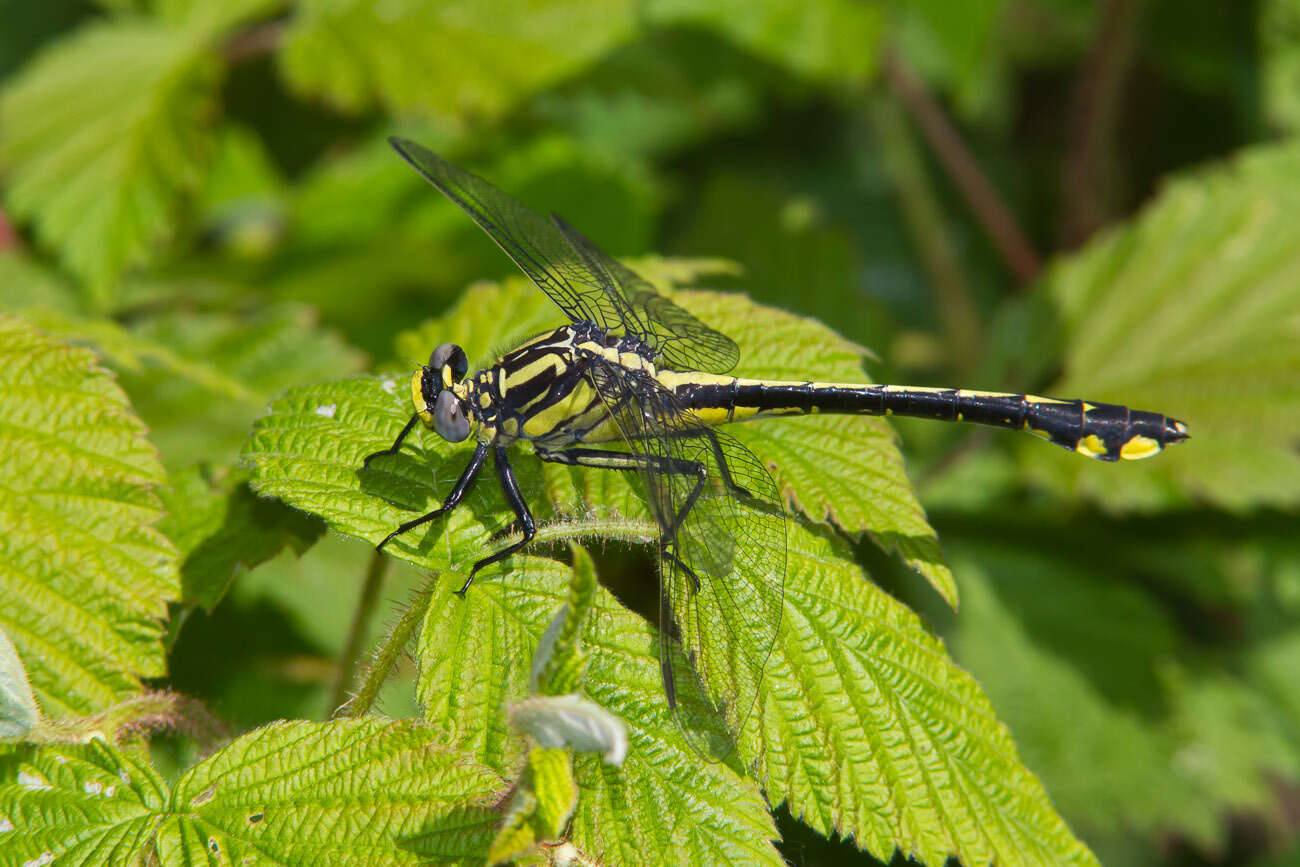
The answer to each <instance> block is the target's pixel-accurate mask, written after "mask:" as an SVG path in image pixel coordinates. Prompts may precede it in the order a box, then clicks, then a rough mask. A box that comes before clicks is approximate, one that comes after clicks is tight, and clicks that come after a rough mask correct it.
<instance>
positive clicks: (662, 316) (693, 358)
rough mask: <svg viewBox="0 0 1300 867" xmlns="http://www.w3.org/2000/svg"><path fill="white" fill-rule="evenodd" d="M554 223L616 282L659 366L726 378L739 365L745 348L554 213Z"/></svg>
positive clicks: (631, 324)
mask: <svg viewBox="0 0 1300 867" xmlns="http://www.w3.org/2000/svg"><path fill="white" fill-rule="evenodd" d="M551 219H552V220H554V221H555V225H556V226H558V227H559V229H560V231H561V232H563V233H564V236H565V237H566V238H568V239H569V242H570V243H572V244H573V246H574V248H575V249H577V250H578V251H579V252H581V253H582V254H583V257H584V258H585V259H586V260H587V262H588V263H589V265H590V267H592V268H593V269H596V270H599V271H601V272H602V273H605V274H608V275H609V276H610V277H611V278H612V280H613V283H614V286H615V287H616V289H617V290H618V294H619V295H620V296H621V297H622V299H623V302H622V303H623V304H626V306H627V308H628V310H629V313H630V315H631V317H632V320H631V321H630V322H629V325H628V327H629V328H636V329H638V330H637V331H636V336H638V337H641V338H643V339H644V340H645V341H646V342H647V343H648V344H649V345H650V346H651V347H652V348H653V349H654V350H655V351H656V352H657V353H658V355H659V358H658V361H659V363H661V364H663V365H664V366H665V367H670V368H672V369H674V370H702V371H705V372H706V373H726V372H727V371H729V370H731V369H732V368H733V367H735V366H736V362H738V361H739V360H740V348H739V347H738V346H736V342H735V341H734V340H732V339H731V338H730V337H728V336H727V335H725V334H723V333H722V332H720V331H715V330H714V329H712V328H710V327H709V326H707V325H705V324H704V323H703V322H701V321H700V320H699V319H697V318H695V316H694V314H692V313H690V312H688V311H687V310H685V309H683V308H682V307H679V306H678V305H676V304H674V303H673V302H672V301H669V300H668V299H667V298H665V297H664V296H663V295H661V294H659V291H658V290H656V289H655V288H654V286H652V285H650V282H649V281H648V280H646V279H645V278H644V277H642V276H641V275H640V274H637V273H636V272H635V271H633V270H632V269H630V268H628V267H626V266H625V265H622V264H621V263H619V262H618V261H617V260H616V259H614V258H612V257H610V256H609V255H608V254H606V253H605V251H603V250H601V249H600V248H599V247H597V246H596V245H595V244H593V243H592V242H591V241H589V240H588V239H587V238H586V237H585V236H584V235H583V234H582V233H581V232H579V231H578V230H577V229H575V228H574V227H573V226H571V225H569V224H568V223H567V222H566V221H565V220H564V218H563V217H560V216H558V215H556V214H552V215H551Z"/></svg>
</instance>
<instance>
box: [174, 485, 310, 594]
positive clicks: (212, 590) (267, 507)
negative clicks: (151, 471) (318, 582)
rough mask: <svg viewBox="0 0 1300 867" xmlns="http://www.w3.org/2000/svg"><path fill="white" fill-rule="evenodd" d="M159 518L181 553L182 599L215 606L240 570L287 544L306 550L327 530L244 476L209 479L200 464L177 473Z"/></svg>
mask: <svg viewBox="0 0 1300 867" xmlns="http://www.w3.org/2000/svg"><path fill="white" fill-rule="evenodd" d="M162 500H163V507H164V508H165V509H166V510H167V516H166V517H165V518H164V519H163V520H162V522H160V523H159V525H158V528H159V529H160V530H162V531H163V532H164V533H165V534H166V535H167V538H168V539H170V540H171V541H172V544H174V545H175V546H176V549H177V551H178V552H179V553H180V556H181V599H182V600H184V601H185V602H187V603H189V604H191V605H200V606H202V607H203V608H205V609H207V610H208V611H209V612H211V611H212V609H213V608H214V607H216V604H217V603H218V602H219V601H221V599H222V597H223V596H225V593H226V589H227V588H228V587H229V586H230V582H231V581H232V580H234V578H235V576H236V575H237V574H239V573H240V572H241V571H246V570H249V569H252V568H253V567H255V566H257V565H258V564H260V563H263V562H265V561H267V560H269V559H271V558H272V557H274V556H275V555H276V554H278V553H279V552H280V551H281V550H282V549H283V548H284V547H286V546H291V547H293V548H294V549H295V550H296V551H299V552H301V551H303V550H305V549H306V548H307V547H309V546H310V545H311V544H312V543H313V542H315V541H316V539H318V538H319V537H320V535H321V534H322V533H324V532H325V527H324V526H323V525H322V524H321V523H320V522H319V521H317V520H314V519H313V518H311V517H310V516H308V515H304V514H302V513H301V512H298V511H295V510H293V509H290V508H289V507H288V506H286V505H284V504H283V503H279V502H277V501H275V500H268V499H266V498H264V497H258V496H257V495H255V494H254V493H253V492H252V491H251V490H250V489H249V487H248V485H247V484H246V483H245V482H244V480H243V478H242V477H239V476H237V477H235V478H229V479H226V480H224V481H223V482H220V483H218V482H214V481H213V480H210V479H208V478H207V477H206V476H205V475H204V473H202V472H201V471H199V470H198V469H197V468H191V469H188V470H181V471H178V472H176V473H173V474H172V486H171V487H170V488H168V489H165V490H164V491H163V492H162Z"/></svg>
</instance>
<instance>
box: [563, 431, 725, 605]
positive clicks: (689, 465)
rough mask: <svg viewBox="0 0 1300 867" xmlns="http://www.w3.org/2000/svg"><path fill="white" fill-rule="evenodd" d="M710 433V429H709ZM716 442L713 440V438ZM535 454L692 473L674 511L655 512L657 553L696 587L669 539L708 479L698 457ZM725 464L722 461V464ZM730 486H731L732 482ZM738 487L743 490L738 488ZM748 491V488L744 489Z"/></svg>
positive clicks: (574, 451) (573, 462) (580, 451)
mask: <svg viewBox="0 0 1300 867" xmlns="http://www.w3.org/2000/svg"><path fill="white" fill-rule="evenodd" d="M710 433H712V431H710ZM714 442H715V445H716V440H715V441H714ZM537 456H538V457H539V458H541V459H542V460H544V461H551V462H553V463H557V464H568V465H570V466H575V467H596V468H598V469H606V470H639V469H645V468H648V469H650V470H652V471H655V472H661V473H673V474H675V475H681V476H695V477H696V479H695V486H694V487H693V488H691V492H690V494H688V495H687V497H686V502H684V503H683V504H682V506H681V508H680V509H678V510H677V514H675V515H673V516H672V517H671V518H669V517H667V516H662V515H656V517H657V518H658V520H659V553H660V555H661V556H662V557H664V559H666V560H668V561H669V562H671V563H672V564H673V565H675V566H677V567H678V568H679V569H681V570H682V572H683V573H685V575H686V576H687V577H688V578H690V579H691V584H692V585H693V586H694V588H695V589H696V590H699V589H700V578H699V576H698V575H696V574H695V571H694V570H693V569H691V568H690V567H689V566H687V565H686V564H685V563H683V562H682V560H681V558H680V557H678V556H677V553H676V551H675V550H673V542H674V540H675V539H676V538H677V530H678V528H679V527H681V525H682V522H683V521H685V520H686V516H687V515H688V514H690V511H691V509H692V508H693V507H694V506H695V501H696V500H697V499H699V496H700V491H702V490H704V483H705V481H707V480H708V468H707V467H705V466H704V464H701V463H699V462H698V461H688V460H683V459H681V458H669V457H663V456H661V455H642V454H636V453H634V452H607V451H603V450H601V449H585V448H569V449H562V450H560V451H554V452H548V451H542V450H540V449H539V450H538V452H537ZM724 466H725V464H724ZM733 487H734V486H733ZM741 490H744V489H743V488H741ZM746 493H748V492H746Z"/></svg>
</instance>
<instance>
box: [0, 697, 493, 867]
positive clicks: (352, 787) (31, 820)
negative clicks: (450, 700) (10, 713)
mask: <svg viewBox="0 0 1300 867" xmlns="http://www.w3.org/2000/svg"><path fill="white" fill-rule="evenodd" d="M438 740H439V738H438V735H437V733H436V732H434V731H432V730H431V729H429V728H428V727H427V726H424V725H421V724H420V723H418V722H415V721H409V720H408V721H402V722H388V721H384V720H378V719H367V720H356V721H336V722H330V723H309V722H304V721H299V722H284V723H276V724H274V725H270V726H266V727H265V728H261V729H258V730H256V731H254V732H251V733H249V734H247V735H244V736H243V737H241V738H239V739H238V740H236V741H235V742H234V743H232V744H230V745H229V746H227V747H226V748H224V749H222V750H221V751H219V752H217V753H215V754H214V755H212V756H210V757H208V758H207V759H205V760H204V761H202V762H200V763H199V764H198V765H196V766H194V767H193V768H190V769H189V770H188V771H186V772H185V773H184V774H182V775H181V778H180V779H179V780H178V781H177V782H176V785H175V788H174V790H173V791H171V792H168V790H167V785H166V783H165V782H164V781H163V779H162V777H161V776H160V775H159V774H158V773H157V771H155V770H154V769H153V768H152V767H150V766H149V765H148V764H147V763H145V762H143V761H141V760H140V759H139V758H137V757H135V756H133V755H132V754H131V753H128V752H123V751H120V750H118V749H116V748H113V747H111V746H108V745H106V744H104V743H103V742H100V741H93V742H91V743H89V744H85V745H77V746H39V747H37V746H21V747H9V748H7V749H6V750H5V751H4V752H0V815H3V816H4V825H3V828H4V830H3V832H2V833H3V834H4V838H3V839H4V841H5V848H4V851H5V853H6V854H9V855H13V856H16V858H17V859H21V861H19V860H15V861H14V862H13V863H27V864H49V863H69V864H109V863H111V864H130V863H137V862H138V861H144V860H153V861H156V862H157V863H161V864H182V865H190V864H195V865H198V864H205V865H206V864H212V863H234V864H241V863H254V862H257V863H262V862H263V861H264V860H265V861H267V862H269V863H278V864H290V863H329V864H356V865H362V864H365V865H371V864H375V865H403V864H411V865H414V864H426V863H430V860H432V861H433V862H435V863H458V864H459V863H479V864H481V863H482V860H483V854H484V853H485V852H486V851H487V846H488V843H489V841H490V840H491V832H492V825H493V824H494V823H495V821H496V813H495V812H494V811H493V810H492V809H491V808H490V803H491V801H492V800H494V799H495V797H496V796H497V793H498V790H499V789H500V788H501V781H500V778H499V777H498V776H497V775H496V774H493V773H492V772H490V771H488V770H487V769H485V768H483V767H480V766H477V765H474V764H473V763H471V762H469V761H467V760H466V759H465V757H464V756H460V755H457V754H455V753H453V752H450V751H448V750H446V749H444V748H442V747H441V746H439V744H438ZM6 863H8V862H6Z"/></svg>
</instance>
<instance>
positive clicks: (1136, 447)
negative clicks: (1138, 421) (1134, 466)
mask: <svg viewBox="0 0 1300 867" xmlns="http://www.w3.org/2000/svg"><path fill="white" fill-rule="evenodd" d="M1158 451H1160V443H1158V442H1156V441H1155V440H1153V439H1151V437H1144V436H1142V435H1141V434H1139V435H1137V436H1135V437H1133V439H1131V440H1129V441H1128V442H1126V443H1124V445H1123V446H1121V447H1120V450H1119V456H1120V457H1121V458H1124V459H1125V460H1130V461H1140V460H1142V459H1143V458H1149V457H1151V456H1152V455H1154V454H1155V453H1156V452H1158Z"/></svg>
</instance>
